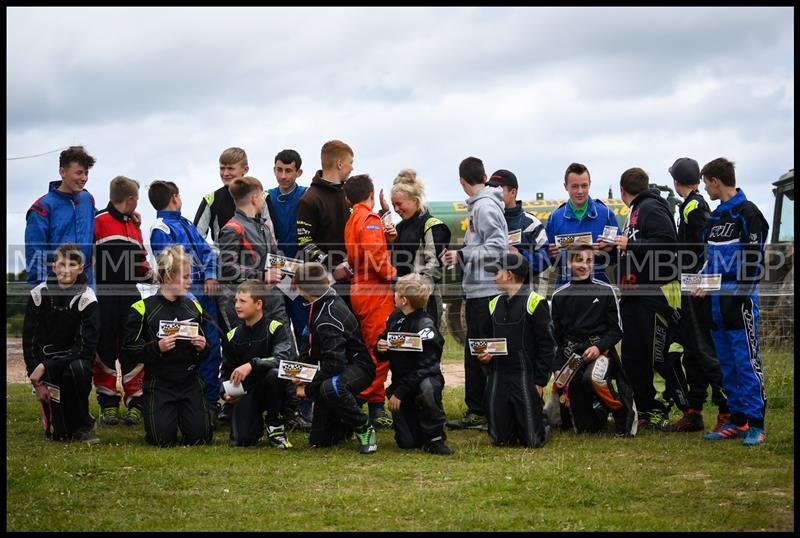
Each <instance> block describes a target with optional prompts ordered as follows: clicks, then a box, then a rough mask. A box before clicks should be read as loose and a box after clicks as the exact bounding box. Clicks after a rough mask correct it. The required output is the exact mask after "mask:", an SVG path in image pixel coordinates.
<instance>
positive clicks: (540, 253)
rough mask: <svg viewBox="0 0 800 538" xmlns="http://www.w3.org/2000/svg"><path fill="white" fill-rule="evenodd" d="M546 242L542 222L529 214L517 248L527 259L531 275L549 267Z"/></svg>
mask: <svg viewBox="0 0 800 538" xmlns="http://www.w3.org/2000/svg"><path fill="white" fill-rule="evenodd" d="M547 244H548V243H547V233H545V231H544V224H542V223H541V221H540V220H539V219H536V218H534V217H532V216H529V222H528V225H527V226H526V227H525V229H524V230H522V244H521V245H519V247H518V250H519V252H520V254H522V255H523V256H524V257H525V259H526V260H528V266H529V267H530V268H531V274H532V275H537V274H539V273H541V272H542V271H544V270H545V269H547V268H548V267H550V256H549V255H548V254H547Z"/></svg>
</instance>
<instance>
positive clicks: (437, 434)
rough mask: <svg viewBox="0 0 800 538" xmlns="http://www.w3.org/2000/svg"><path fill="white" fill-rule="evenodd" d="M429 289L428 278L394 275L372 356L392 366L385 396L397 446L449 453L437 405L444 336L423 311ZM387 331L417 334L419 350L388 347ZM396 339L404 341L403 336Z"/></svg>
mask: <svg viewBox="0 0 800 538" xmlns="http://www.w3.org/2000/svg"><path fill="white" fill-rule="evenodd" d="M432 291H433V286H432V285H431V283H430V281H429V280H428V279H426V278H424V277H422V276H421V275H419V274H417V273H411V274H409V275H406V276H404V277H401V278H400V279H398V280H397V283H396V284H395V292H394V305H395V307H397V310H395V311H394V312H392V314H391V315H390V316H389V319H388V320H387V321H386V330H385V331H384V332H383V333H382V334H381V335H380V336H378V342H377V345H376V346H375V349H376V351H377V354H376V357H377V359H378V360H379V361H389V368H390V369H391V371H392V384H391V385H390V386H389V388H388V389H386V395H387V396H389V409H390V410H391V411H392V419H393V421H394V423H393V427H394V439H395V441H397V446H399V447H400V448H420V447H422V448H423V449H424V450H426V451H427V452H430V453H432V454H439V455H443V456H449V455H450V454H452V453H453V452H452V450H450V448H449V447H448V446H447V445H445V444H444V440H445V433H444V424H445V422H446V421H447V416H446V415H445V413H444V408H443V407H442V388H443V387H444V376H442V368H441V358H442V350H443V348H444V338H442V335H441V334H440V333H439V331H438V330H437V329H436V322H435V321H434V319H433V318H432V317H431V316H430V314H428V313H427V312H426V311H425V306H426V305H427V304H428V298H429V297H430V295H431V292H432ZM390 332H392V333H413V334H416V335H418V336H419V343H420V344H421V348H422V349H413V350H408V349H404V348H403V347H397V346H391V345H390V344H389V341H388V340H387V337H388V334H389V333H390ZM393 336H394V335H393ZM398 340H399V337H398ZM399 343H400V345H401V346H402V345H404V340H403V342H399Z"/></svg>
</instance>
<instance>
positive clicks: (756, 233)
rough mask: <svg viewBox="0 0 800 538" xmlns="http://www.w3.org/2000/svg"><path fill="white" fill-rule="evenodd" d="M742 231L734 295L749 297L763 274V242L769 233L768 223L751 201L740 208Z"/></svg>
mask: <svg viewBox="0 0 800 538" xmlns="http://www.w3.org/2000/svg"><path fill="white" fill-rule="evenodd" d="M741 218H742V224H743V227H742V233H741V237H740V241H741V249H742V250H741V255H742V259H741V263H740V264H738V272H737V275H736V280H738V282H737V285H736V295H737V296H741V297H749V296H751V295H753V293H755V291H756V287H757V286H758V282H759V280H761V277H762V276H763V275H764V263H765V260H764V243H766V240H767V235H768V233H769V224H767V221H766V220H765V219H764V216H763V215H762V214H761V212H760V211H759V210H758V209H757V208H756V206H755V204H753V203H752V202H747V203H746V204H744V205H743V206H742V209H741Z"/></svg>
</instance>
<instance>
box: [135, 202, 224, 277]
mask: <svg viewBox="0 0 800 538" xmlns="http://www.w3.org/2000/svg"><path fill="white" fill-rule="evenodd" d="M174 244H178V245H182V246H183V248H184V249H185V250H186V252H187V253H188V254H189V255H190V256H191V257H192V284H193V285H194V284H202V283H203V282H205V281H206V280H209V279H215V280H216V279H217V256H216V255H215V254H214V251H213V250H211V245H209V244H208V243H206V240H205V239H203V238H202V237H200V233H199V232H198V231H197V228H195V227H194V224H192V221H190V220H189V219H187V218H185V217H182V216H181V212H180V211H168V210H161V211H158V212H156V221H155V222H154V223H153V225H152V226H151V227H150V247H151V248H152V249H153V255H154V256H158V255H159V253H160V252H161V251H162V250H164V248H165V247H167V246H169V245H174Z"/></svg>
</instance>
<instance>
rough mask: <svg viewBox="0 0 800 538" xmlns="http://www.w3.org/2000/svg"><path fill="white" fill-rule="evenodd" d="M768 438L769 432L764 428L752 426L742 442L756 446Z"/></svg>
mask: <svg viewBox="0 0 800 538" xmlns="http://www.w3.org/2000/svg"><path fill="white" fill-rule="evenodd" d="M766 440H767V434H766V432H765V431H764V428H757V427H756V426H750V428H748V430H747V434H746V435H745V436H744V439H742V444H743V445H746V446H756V445H760V444H761V443H763V442H764V441H766Z"/></svg>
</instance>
